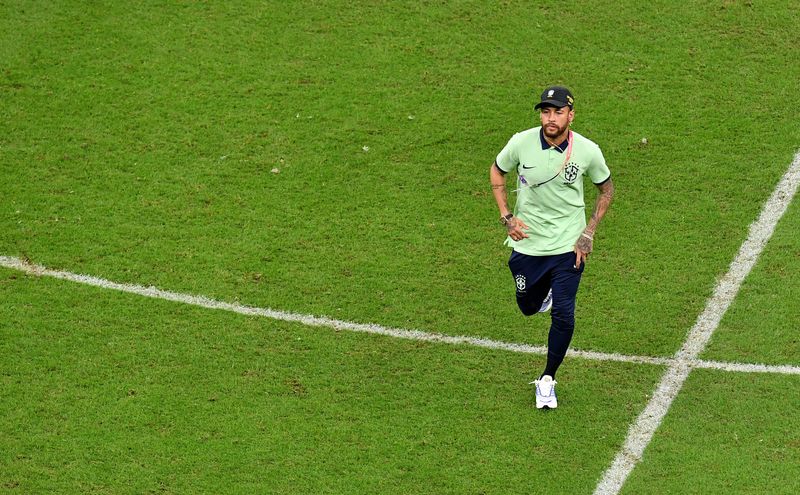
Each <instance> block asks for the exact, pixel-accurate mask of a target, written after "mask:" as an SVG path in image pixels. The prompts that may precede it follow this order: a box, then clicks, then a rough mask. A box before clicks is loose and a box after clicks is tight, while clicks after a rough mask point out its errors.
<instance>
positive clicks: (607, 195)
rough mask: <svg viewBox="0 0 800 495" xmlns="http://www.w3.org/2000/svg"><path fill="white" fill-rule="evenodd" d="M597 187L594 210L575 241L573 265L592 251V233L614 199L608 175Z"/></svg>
mask: <svg viewBox="0 0 800 495" xmlns="http://www.w3.org/2000/svg"><path fill="white" fill-rule="evenodd" d="M597 188H598V189H599V190H600V194H598V195H597V200H596V201H595V203H594V211H593V212H592V218H590V219H589V223H588V224H587V225H586V228H585V229H584V230H583V233H582V234H581V236H580V237H578V240H577V242H575V267H576V268H577V267H579V266H580V264H581V263H583V262H585V261H586V259H587V258H588V257H589V253H591V252H592V241H593V240H594V233H595V231H596V230H597V226H598V224H600V220H602V219H603V217H604V216H605V215H606V212H607V211H608V207H609V206H611V202H612V201H613V200H614V182H613V181H612V180H611V178H610V177H609V178H608V180H607V181H605V182H603V183H602V184H598V185H597Z"/></svg>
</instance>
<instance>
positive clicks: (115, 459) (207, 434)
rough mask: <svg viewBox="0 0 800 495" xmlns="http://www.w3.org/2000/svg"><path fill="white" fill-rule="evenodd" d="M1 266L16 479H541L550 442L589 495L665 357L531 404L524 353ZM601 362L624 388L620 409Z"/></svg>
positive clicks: (399, 488)
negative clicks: (341, 328) (259, 314)
mask: <svg viewBox="0 0 800 495" xmlns="http://www.w3.org/2000/svg"><path fill="white" fill-rule="evenodd" d="M0 275H1V277H0V280H2V282H0V296H2V298H3V301H4V306H5V307H6V308H13V309H16V310H17V311H14V312H12V313H11V314H7V315H4V316H5V317H7V318H10V322H9V323H10V327H11V329H9V330H6V331H4V335H3V336H4V338H3V339H2V341H1V342H2V343H0V351H2V353H3V355H4V356H23V355H24V356H26V359H14V360H13V362H7V363H6V364H5V366H4V373H3V376H2V380H3V381H2V387H3V390H4V391H5V393H4V394H3V397H2V398H1V399H0V407H2V410H3V411H4V412H5V414H4V415H3V416H2V420H0V431H2V432H4V438H5V440H4V442H3V443H4V444H5V445H4V448H3V449H2V453H1V454H0V465H2V469H1V470H0V475H1V476H2V478H3V480H2V481H3V483H5V485H6V487H11V486H12V485H13V487H14V488H17V489H18V490H19V491H20V492H23V493H41V492H59V493H68V492H72V493H154V492H158V491H159V490H161V489H164V490H166V491H168V492H182V493H197V492H215V493H223V492H225V493H248V492H249V493H431V492H432V491H433V492H436V493H476V492H477V493H480V492H497V493H500V492H502V493H529V489H530V482H531V480H530V479H529V476H530V472H531V471H532V470H536V469H539V467H538V466H537V463H539V462H541V460H542V458H543V456H546V457H547V458H549V459H551V460H552V461H553V462H559V463H563V464H572V465H574V466H575V467H576V470H568V471H564V472H562V473H560V474H558V473H553V476H552V477H551V479H553V480H554V481H555V482H557V483H558V484H559V485H560V486H563V487H564V489H566V490H569V491H571V492H576V493H579V492H585V491H588V490H591V488H592V487H593V485H594V482H595V479H596V476H597V473H598V472H599V471H601V470H602V469H603V467H604V462H605V460H606V459H607V458H608V457H609V456H611V455H613V453H614V451H615V450H616V448H617V445H618V444H619V443H620V442H621V441H622V439H623V438H624V435H625V432H626V425H627V424H628V423H629V422H630V421H632V420H633V416H634V415H635V412H636V411H637V410H638V409H640V408H641V407H643V405H644V403H645V402H646V400H647V391H648V389H649V388H650V386H651V383H652V382H653V381H654V380H655V379H657V377H658V374H659V373H660V372H661V368H659V367H651V366H645V367H642V366H636V365H631V364H624V365H621V364H615V365H609V364H599V363H595V362H581V363H580V364H581V365H580V366H575V367H574V368H573V369H572V370H570V371H567V372H565V373H564V377H565V379H566V380H567V382H566V383H565V385H564V387H563V394H562V395H564V398H563V399H562V407H563V409H562V410H559V411H558V412H557V414H555V413H554V414H546V413H543V414H538V415H533V414H531V411H532V408H533V396H532V394H531V393H530V389H529V387H528V385H527V384H526V382H527V378H528V377H529V376H530V374H531V373H532V370H531V359H530V357H529V356H527V355H522V354H512V353H507V352H496V351H491V350H486V349H475V348H471V347H460V346H455V347H454V346H450V345H443V344H429V343H417V342H409V341H397V340H394V339H389V338H386V337H375V336H365V335H359V334H352V333H349V332H334V331H333V330H327V329H316V328H308V327H303V326H300V325H296V324H287V323H276V322H273V321H270V320H267V319H265V318H255V317H245V316H241V315H236V314H231V313H226V312H222V311H212V310H207V309H204V308H195V307H190V306H185V305H182V304H179V303H171V302H164V301H157V300H155V301H154V300H151V299H147V298H142V297H140V296H135V295H129V294H120V293H110V294H109V293H108V291H106V290H104V289H98V288H92V287H84V286H75V285H73V284H72V283H70V282H64V281H58V280H53V279H37V278H35V277H29V276H24V275H20V274H17V273H15V272H12V271H9V270H0ZM53 306H55V307H60V308H65V309H64V310H63V311H61V312H58V313H55V312H52V311H50V310H49V308H50V307H53ZM189 322H190V323H189ZM602 377H607V378H612V379H614V380H618V381H625V383H626V386H625V387H621V388H619V389H616V390H615V391H614V397H615V404H613V405H611V406H609V407H600V404H598V403H596V402H594V401H593V400H588V399H589V398H591V397H592V396H593V390H592V388H591V387H590V384H591V383H595V382H597V381H598V380H600V379H601V378H602ZM21 397H25V398H26V400H25V401H24V402H21V401H20V398H21ZM581 397H583V398H585V399H584V400H581ZM563 422H568V423H570V424H572V425H573V427H574V428H573V429H564V428H559V427H558V426H559V425H561V424H563ZM11 432H14V433H13V434H11Z"/></svg>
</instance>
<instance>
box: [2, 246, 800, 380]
mask: <svg viewBox="0 0 800 495" xmlns="http://www.w3.org/2000/svg"><path fill="white" fill-rule="evenodd" d="M0 266H3V267H5V268H11V269H14V270H19V271H23V272H26V273H30V274H32V275H36V276H40V277H53V278H58V279H62V280H67V281H70V282H76V283H80V284H84V285H91V286H94V287H100V288H103V289H111V290H116V291H120V292H127V293H129V294H136V295H139V296H145V297H152V298H154V299H164V300H167V301H173V302H178V303H182V304H189V305H192V306H200V307H203V308H209V309H221V310H224V311H231V312H234V313H239V314H243V315H255V316H262V317H265V318H270V319H273V320H281V321H288V322H294V323H301V324H303V325H308V326H316V327H327V328H333V329H334V330H347V331H351V332H360V333H371V334H376V335H383V336H387V337H394V338H400V339H405V340H418V341H424V342H437V343H442V344H454V345H471V346H474V347H483V348H486V349H495V350H502V351H510V352H517V353H522V354H539V355H547V348H546V347H541V346H532V345H528V344H518V343H513V342H501V341H497V340H489V339H483V338H479V337H468V336H452V335H444V334H440V333H429V332H423V331H420V330H407V329H402V328H390V327H384V326H381V325H375V324H364V323H353V322H348V321H341V320H334V319H331V318H326V317H319V316H313V315H304V314H300V313H289V312H286V311H277V310H274V309H269V308H257V307H253V306H243V305H240V304H231V303H226V302H222V301H217V300H214V299H209V298H207V297H204V296H193V295H189V294H181V293H177V292H170V291H166V290H162V289H158V288H156V287H152V286H150V287H144V286H141V285H132V284H121V283H117V282H112V281H110V280H105V279H102V278H98V277H92V276H89V275H78V274H75V273H71V272H65V271H59V270H52V269H50V268H47V267H44V266H41V265H35V264H32V263H30V262H27V261H25V260H22V259H19V258H12V257H9V256H0ZM567 355H568V356H570V357H575V358H580V359H588V360H591V361H613V362H619V363H633V364H652V365H658V366H673V365H674V364H675V363H676V361H677V360H676V359H675V358H664V357H651V356H630V355H626V354H617V353H606V352H597V351H581V350H578V349H570V350H568V351H567ZM689 364H691V366H693V367H697V368H709V369H717V370H722V371H734V372H744V373H782V374H791V375H800V367H797V366H789V365H778V366H774V365H766V364H745V363H723V362H719V361H702V360H693V361H690V362H689Z"/></svg>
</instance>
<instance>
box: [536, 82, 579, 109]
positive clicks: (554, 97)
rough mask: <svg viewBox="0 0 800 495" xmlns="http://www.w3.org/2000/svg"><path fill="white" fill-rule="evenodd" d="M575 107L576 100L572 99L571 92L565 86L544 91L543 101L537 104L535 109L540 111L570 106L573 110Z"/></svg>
mask: <svg viewBox="0 0 800 495" xmlns="http://www.w3.org/2000/svg"><path fill="white" fill-rule="evenodd" d="M573 105H574V100H573V99H572V93H571V92H570V90H568V89H567V88H565V87H564V86H550V87H549V88H545V90H544V91H542V101H541V102H539V103H537V104H536V106H535V107H533V108H535V109H536V110H538V109H540V108H542V107H556V108H561V107H567V106H568V107H569V108H570V109H571V108H572V107H573Z"/></svg>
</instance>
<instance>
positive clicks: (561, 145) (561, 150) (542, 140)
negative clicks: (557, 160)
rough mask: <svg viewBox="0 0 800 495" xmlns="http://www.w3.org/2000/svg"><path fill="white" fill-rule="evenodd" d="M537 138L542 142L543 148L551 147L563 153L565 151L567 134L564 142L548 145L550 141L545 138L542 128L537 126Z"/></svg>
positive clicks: (567, 142)
mask: <svg viewBox="0 0 800 495" xmlns="http://www.w3.org/2000/svg"><path fill="white" fill-rule="evenodd" d="M539 140H540V141H541V142H542V149H543V150H549V149H550V148H553V149H554V150H556V151H558V152H559V153H563V152H565V151H567V147H568V146H569V134H567V138H566V139H564V142H562V143H561V144H559V145H558V146H550V143H548V142H547V140H546V139H545V138H544V129H542V128H539Z"/></svg>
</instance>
